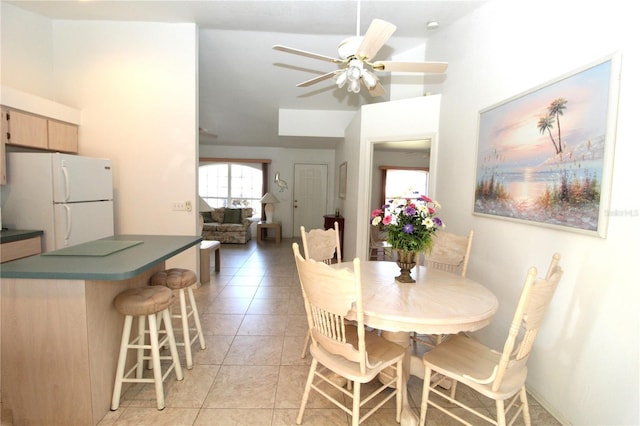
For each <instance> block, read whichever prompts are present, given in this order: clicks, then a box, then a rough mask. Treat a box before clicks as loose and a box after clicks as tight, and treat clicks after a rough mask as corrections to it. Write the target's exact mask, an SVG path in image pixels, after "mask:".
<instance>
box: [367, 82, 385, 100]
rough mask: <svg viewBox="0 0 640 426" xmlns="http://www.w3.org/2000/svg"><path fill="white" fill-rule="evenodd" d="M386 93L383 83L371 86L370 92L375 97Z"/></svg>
mask: <svg viewBox="0 0 640 426" xmlns="http://www.w3.org/2000/svg"><path fill="white" fill-rule="evenodd" d="M385 93H386V92H385V90H384V87H382V84H380V82H378V83H376V85H375V86H373V87H371V88H370V89H369V94H370V95H371V96H374V97H376V96H384V94H385Z"/></svg>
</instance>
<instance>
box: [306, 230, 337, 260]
mask: <svg viewBox="0 0 640 426" xmlns="http://www.w3.org/2000/svg"><path fill="white" fill-rule="evenodd" d="M300 235H301V236H302V247H303V248H304V256H305V259H313V260H316V261H318V262H324V263H326V264H331V263H332V262H333V256H334V254H335V255H336V258H337V261H338V263H340V262H341V261H342V253H341V252H340V227H339V226H338V222H334V223H333V229H312V230H311V231H309V232H306V231H305V229H304V226H301V227H300Z"/></svg>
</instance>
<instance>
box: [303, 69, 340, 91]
mask: <svg viewBox="0 0 640 426" xmlns="http://www.w3.org/2000/svg"><path fill="white" fill-rule="evenodd" d="M335 74H336V71H331V72H328V73H326V74H322V75H321V76H318V77H314V78H312V79H310V80H307V81H303V82H302V83H298V84H296V87H307V86H311V85H312V84H316V83H319V82H321V81H324V80H328V79H330V78H331V77H333V76H334V75H335Z"/></svg>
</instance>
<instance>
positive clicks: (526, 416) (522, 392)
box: [520, 386, 531, 426]
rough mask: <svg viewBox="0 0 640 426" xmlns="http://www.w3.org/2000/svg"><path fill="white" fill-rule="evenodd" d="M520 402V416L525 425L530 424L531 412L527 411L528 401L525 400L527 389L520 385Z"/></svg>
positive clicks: (529, 425)
mask: <svg viewBox="0 0 640 426" xmlns="http://www.w3.org/2000/svg"><path fill="white" fill-rule="evenodd" d="M520 403H521V404H522V418H523V420H524V424H525V426H531V414H530V413H529V401H528V400H527V389H526V388H525V387H524V386H522V389H520Z"/></svg>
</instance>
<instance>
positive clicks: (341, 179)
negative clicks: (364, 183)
mask: <svg viewBox="0 0 640 426" xmlns="http://www.w3.org/2000/svg"><path fill="white" fill-rule="evenodd" d="M338 197H340V198H343V199H344V198H347V162H346V161H345V162H344V163H342V164H340V168H339V170H338Z"/></svg>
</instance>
